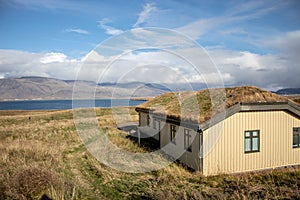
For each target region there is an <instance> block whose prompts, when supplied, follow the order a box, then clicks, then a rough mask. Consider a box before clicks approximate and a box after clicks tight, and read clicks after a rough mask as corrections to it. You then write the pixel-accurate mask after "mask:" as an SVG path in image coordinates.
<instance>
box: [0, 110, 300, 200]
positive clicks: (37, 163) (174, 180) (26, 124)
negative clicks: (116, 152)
mask: <svg viewBox="0 0 300 200" xmlns="http://www.w3.org/2000/svg"><path fill="white" fill-rule="evenodd" d="M112 112H113V111H112V110H111V109H96V113H97V118H98V121H99V123H100V124H102V126H108V127H109V137H110V139H111V140H112V141H113V142H114V143H115V144H116V145H117V146H119V147H121V148H124V149H127V150H130V151H133V152H145V150H144V149H142V148H140V147H139V146H138V145H137V144H136V143H134V142H132V141H131V140H129V139H127V138H126V134H125V133H124V132H122V131H119V130H117V129H116V128H115V125H116V123H115V121H114V118H113V116H112ZM116 112H117V113H118V114H119V115H123V116H124V119H123V120H124V121H126V120H128V115H126V112H125V110H124V109H117V110H116ZM3 113H5V114H3V115H0V199H41V197H44V198H45V196H47V197H48V198H51V199H208V198H209V199H210V198H213V199H284V198H286V199H299V198H300V189H299V188H300V169H299V168H287V169H278V170H274V171H265V172H256V173H248V174H240V175H220V176H214V177H204V176H202V175H201V174H200V173H197V172H191V171H189V170H187V169H186V168H185V167H183V166H181V165H179V164H176V163H173V164H171V165H170V166H168V167H166V168H164V169H161V170H158V171H153V172H148V173H143V174H128V173H123V172H119V171H116V170H113V169H111V168H109V167H107V166H105V165H103V164H101V163H99V162H98V161H97V160H96V159H95V158H94V157H93V156H91V155H90V153H89V152H87V151H86V149H85V147H84V146H83V145H82V143H81V141H80V139H79V137H78V135H77V132H76V129H75V126H74V122H73V119H72V112H71V111H47V112H43V111H39V112H32V111H22V112H18V111H6V112H3ZM129 113H130V118H133V119H135V120H137V119H138V115H137V113H136V112H135V111H134V109H133V108H131V109H130V111H129ZM28 116H31V120H29V119H28Z"/></svg>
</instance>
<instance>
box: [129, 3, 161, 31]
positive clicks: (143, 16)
mask: <svg viewBox="0 0 300 200" xmlns="http://www.w3.org/2000/svg"><path fill="white" fill-rule="evenodd" d="M155 11H157V8H156V6H155V4H153V3H147V4H146V5H144V6H143V10H142V11H141V12H140V13H139V17H138V19H137V21H136V22H135V24H134V25H133V26H132V27H134V28H135V27H138V26H139V25H141V24H143V23H145V22H146V20H147V19H148V18H149V17H150V15H151V14H152V13H153V12H155Z"/></svg>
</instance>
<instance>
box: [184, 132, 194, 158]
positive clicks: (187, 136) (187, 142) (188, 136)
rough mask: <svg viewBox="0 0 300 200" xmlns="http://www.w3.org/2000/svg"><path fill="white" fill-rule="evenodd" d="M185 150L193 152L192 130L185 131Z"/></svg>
mask: <svg viewBox="0 0 300 200" xmlns="http://www.w3.org/2000/svg"><path fill="white" fill-rule="evenodd" d="M184 149H186V150H187V151H189V152H192V147H191V130H189V129H184Z"/></svg>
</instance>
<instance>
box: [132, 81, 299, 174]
mask: <svg viewBox="0 0 300 200" xmlns="http://www.w3.org/2000/svg"><path fill="white" fill-rule="evenodd" d="M220 91H224V92H223V93H222V92H220ZM212 94H213V95H212ZM215 94H220V95H222V94H223V96H217V95H215ZM221 98H223V101H221V100H220V99H221ZM191 99H193V100H191ZM191 102H194V103H193V105H192V104H191ZM216 102H217V103H216ZM221 102H223V103H221ZM216 104H217V106H216ZM184 105H188V106H187V107H185V108H184V111H182V110H181V109H180V107H184ZM191 105H192V106H191ZM195 105H196V106H195ZM136 110H137V111H138V112H139V132H140V135H142V137H152V138H154V139H155V140H156V141H157V142H158V144H159V147H160V149H162V150H163V151H164V152H165V153H166V154H167V155H168V156H169V157H171V158H174V159H177V160H179V161H180V162H182V163H184V164H185V165H187V166H189V167H191V168H192V169H195V170H199V171H201V172H202V173H203V174H204V175H216V174H221V173H239V172H247V171H254V170H262V169H271V168H276V167H283V166H292V165H299V164H300V107H299V105H298V104H297V103H295V102H293V101H291V100H289V99H287V98H286V97H282V96H279V95H276V94H273V93H271V92H268V91H265V90H262V89H259V88H256V87H252V86H243V87H235V88H225V89H206V90H202V91H199V92H181V93H180V94H179V93H166V94H163V95H161V96H159V97H156V98H154V99H152V100H150V101H148V102H146V103H144V104H142V105H140V106H138V107H137V108H136ZM193 110H196V112H194V111H193ZM195 113H197V114H198V115H195Z"/></svg>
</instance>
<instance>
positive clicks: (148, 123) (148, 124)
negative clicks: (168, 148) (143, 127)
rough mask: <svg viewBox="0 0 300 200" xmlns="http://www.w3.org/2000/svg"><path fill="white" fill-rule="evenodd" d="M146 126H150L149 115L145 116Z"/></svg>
mask: <svg viewBox="0 0 300 200" xmlns="http://www.w3.org/2000/svg"><path fill="white" fill-rule="evenodd" d="M147 126H150V115H149V114H147Z"/></svg>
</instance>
